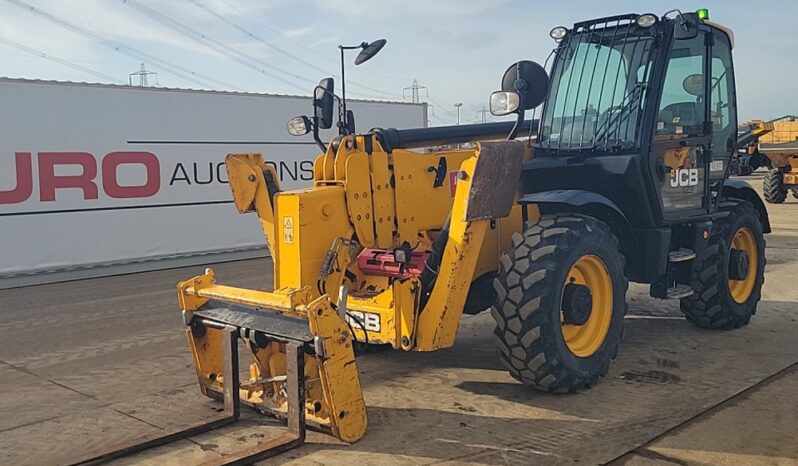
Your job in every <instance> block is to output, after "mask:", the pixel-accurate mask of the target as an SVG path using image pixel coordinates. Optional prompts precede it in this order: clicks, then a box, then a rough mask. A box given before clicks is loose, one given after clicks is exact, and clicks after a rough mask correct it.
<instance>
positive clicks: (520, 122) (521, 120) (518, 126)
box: [507, 108, 526, 141]
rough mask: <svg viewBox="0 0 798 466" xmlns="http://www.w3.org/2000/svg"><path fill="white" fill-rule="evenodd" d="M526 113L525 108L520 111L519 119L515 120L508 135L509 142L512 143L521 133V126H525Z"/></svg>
mask: <svg viewBox="0 0 798 466" xmlns="http://www.w3.org/2000/svg"><path fill="white" fill-rule="evenodd" d="M525 113H526V112H525V111H524V109H523V108H521V109H519V110H518V118H517V119H516V120H515V124H514V125H513V129H511V130H510V134H508V135H507V140H508V141H512V140H513V139H515V137H516V136H518V132H519V131H521V125H523V124H524V114H525Z"/></svg>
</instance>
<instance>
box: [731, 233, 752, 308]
mask: <svg viewBox="0 0 798 466" xmlns="http://www.w3.org/2000/svg"><path fill="white" fill-rule="evenodd" d="M731 248H732V249H737V250H740V251H745V253H746V254H747V255H748V273H747V274H746V276H745V278H743V279H742V280H732V279H731V278H729V292H730V293H731V296H732V299H734V301H735V302H737V303H739V304H742V303H744V302H746V301H747V300H748V298H750V297H751V293H752V292H753V291H754V284H755V282H756V276H757V270H756V264H757V259H758V257H757V247H756V239H754V234H753V233H752V232H751V230H749V229H748V228H745V227H743V228H740V229H739V230H737V233H735V234H734V238H732V244H731ZM729 252H731V251H729Z"/></svg>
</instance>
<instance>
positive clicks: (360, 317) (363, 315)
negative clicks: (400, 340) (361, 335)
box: [346, 311, 382, 333]
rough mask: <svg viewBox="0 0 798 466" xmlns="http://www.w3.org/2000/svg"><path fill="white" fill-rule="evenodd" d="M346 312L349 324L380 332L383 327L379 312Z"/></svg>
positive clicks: (361, 328) (368, 330)
mask: <svg viewBox="0 0 798 466" xmlns="http://www.w3.org/2000/svg"><path fill="white" fill-rule="evenodd" d="M346 314H347V315H346V321H347V322H349V325H351V326H353V327H355V328H359V329H360V330H366V331H367V332H376V333H379V331H380V329H381V327H382V326H381V325H380V315H379V314H375V313H373V312H361V311H347V312H346ZM364 327H365V328H364Z"/></svg>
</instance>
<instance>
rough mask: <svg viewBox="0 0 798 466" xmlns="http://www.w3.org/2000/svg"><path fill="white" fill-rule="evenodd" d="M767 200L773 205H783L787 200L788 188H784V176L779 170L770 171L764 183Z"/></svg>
mask: <svg viewBox="0 0 798 466" xmlns="http://www.w3.org/2000/svg"><path fill="white" fill-rule="evenodd" d="M762 191H763V192H764V194H765V200H766V201H768V202H770V203H771V204H781V203H782V202H784V201H785V199H787V188H786V187H784V174H783V173H782V172H781V170H779V169H778V168H774V169H771V170H768V171H767V173H765V179H764V181H763V182H762Z"/></svg>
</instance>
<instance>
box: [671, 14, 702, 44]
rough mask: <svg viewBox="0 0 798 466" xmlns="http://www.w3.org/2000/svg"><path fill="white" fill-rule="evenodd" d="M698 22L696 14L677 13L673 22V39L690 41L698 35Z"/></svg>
mask: <svg viewBox="0 0 798 466" xmlns="http://www.w3.org/2000/svg"><path fill="white" fill-rule="evenodd" d="M699 22H700V20H699V19H698V15H697V14H696V13H679V14H678V15H676V20H675V21H674V22H673V38H674V39H676V40H683V39H692V38H694V37H696V36H697V35H698V24H699Z"/></svg>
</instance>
